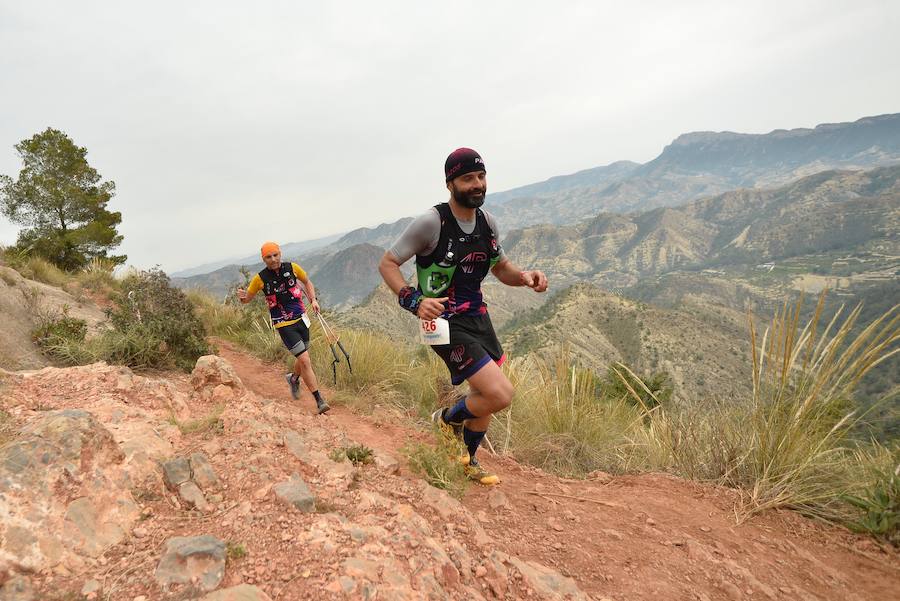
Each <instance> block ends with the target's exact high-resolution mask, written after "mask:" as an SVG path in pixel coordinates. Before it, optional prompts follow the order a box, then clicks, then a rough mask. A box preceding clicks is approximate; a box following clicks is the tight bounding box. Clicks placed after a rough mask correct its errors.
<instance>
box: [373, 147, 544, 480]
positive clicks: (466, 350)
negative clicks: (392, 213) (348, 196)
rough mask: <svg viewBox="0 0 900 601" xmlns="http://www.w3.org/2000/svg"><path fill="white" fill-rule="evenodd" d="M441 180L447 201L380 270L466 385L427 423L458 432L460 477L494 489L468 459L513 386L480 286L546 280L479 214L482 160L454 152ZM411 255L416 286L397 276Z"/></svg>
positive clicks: (453, 377) (456, 380) (538, 287)
mask: <svg viewBox="0 0 900 601" xmlns="http://www.w3.org/2000/svg"><path fill="white" fill-rule="evenodd" d="M444 176H445V182H446V185H447V189H448V190H449V191H450V200H449V202H445V203H441V204H438V205H435V206H434V207H433V208H431V209H429V210H428V211H427V212H426V213H425V214H424V215H421V216H420V217H418V218H416V219H415V220H414V221H413V222H412V223H411V224H410V225H409V226H408V227H407V228H406V230H405V231H404V232H403V234H401V236H400V238H399V239H398V240H397V241H396V242H395V243H394V245H393V246H392V247H391V248H390V249H389V250H388V251H387V252H385V253H384V256H383V257H382V258H381V263H380V264H379V271H380V272H381V276H382V277H383V278H384V281H385V283H387V285H388V286H389V287H390V289H391V290H393V291H394V293H395V294H397V297H398V301H399V303H400V306H401V307H403V308H404V309H406V310H407V311H409V312H410V313H412V314H413V315H415V316H416V317H418V318H419V319H420V320H421V322H420V325H421V327H422V328H423V331H424V334H423V341H424V342H426V343H428V344H431V348H432V349H434V352H435V353H437V354H438V355H439V356H440V357H441V359H443V360H444V363H445V364H446V365H447V369H448V370H449V371H450V381H451V382H452V383H453V385H454V386H456V385H459V384H462V382H463V381H468V383H469V394H468V395H466V396H464V397H462V398H460V399H459V400H458V401H457V402H456V404H455V405H453V406H452V407H449V408H443V409H439V410H438V411H436V412H435V413H434V415H433V416H432V418H433V419H434V420H435V421H436V422H437V423H438V424H439V425H440V426H441V427H442V428H443V429H445V430H451V429H452V431H454V432H457V433H459V432H461V435H462V439H463V441H464V443H465V445H466V448H467V450H468V457H467V458H466V459H467V461H466V463H467V464H466V467H465V469H466V474H467V476H468V477H469V478H471V479H472V480H475V481H477V482H480V483H481V484H485V485H493V484H497V483H499V481H500V479H499V478H498V477H497V476H496V475H494V474H491V473H488V472H487V471H486V470H485V469H484V468H483V467H482V466H481V465H480V464H479V463H478V460H477V459H476V457H475V453H476V451H477V450H478V446H479V445H480V444H481V441H482V440H483V439H484V435H485V433H486V432H487V429H488V425H489V424H490V422H491V415H493V414H494V413H497V412H498V411H502V410H503V409H505V408H507V407H508V406H509V405H510V403H511V402H512V397H513V387H512V384H511V383H510V381H509V379H508V378H507V377H506V375H504V373H503V372H502V371H501V369H500V366H501V365H502V364H503V362H504V361H505V360H506V355H505V354H504V353H503V349H502V348H501V346H500V342H499V340H497V335H496V334H495V333H494V327H493V325H491V318H490V316H488V313H487V305H486V304H485V303H484V299H483V296H482V293H481V282H482V280H484V278H485V277H486V276H487V274H488V271H490V272H491V273H493V274H494V276H495V277H496V278H497V279H498V280H500V281H501V282H503V283H504V284H506V285H507V286H528V287H529V288H532V289H534V291H535V292H544V291H545V290H547V277H546V276H545V275H544V274H543V272H541V271H537V270H532V271H522V270H521V269H519V268H518V267H516V266H515V265H514V264H513V263H512V261H510V260H509V259H508V258H507V257H506V255H505V254H504V253H503V249H502V248H501V246H500V243H499V239H500V233H499V230H498V228H497V223H496V221H495V220H494V218H493V216H492V215H491V214H490V213H488V212H487V211H483V210H482V209H481V208H479V207H481V205H482V204H484V198H485V194H486V193H487V170H486V168H485V165H484V161H483V160H482V158H481V155H479V154H478V153H477V152H475V151H474V150H472V149H471V148H458V149H456V150H454V151H453V152H452V153H451V154H450V156H448V157H447V160H446V161H445V163H444ZM413 256H415V258H416V272H417V285H416V286H415V287H412V286H407V284H406V281H405V280H404V278H403V275H402V273H401V272H400V266H401V265H403V264H404V263H405V262H406V261H407V260H409V259H410V258H412V257H413ZM445 320H446V321H445ZM444 330H449V335H447V333H446V332H444Z"/></svg>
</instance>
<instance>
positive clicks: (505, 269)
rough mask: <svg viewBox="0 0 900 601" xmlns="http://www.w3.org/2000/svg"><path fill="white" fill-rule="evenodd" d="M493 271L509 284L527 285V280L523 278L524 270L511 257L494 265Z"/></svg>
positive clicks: (495, 275) (497, 276)
mask: <svg viewBox="0 0 900 601" xmlns="http://www.w3.org/2000/svg"><path fill="white" fill-rule="evenodd" d="M491 273H493V274H494V277H496V278H497V279H498V280H500V281H501V282H503V283H504V284H506V285H507V286H524V285H525V282H524V281H523V280H522V270H521V269H519V268H518V267H517V266H516V265H515V264H514V263H513V262H512V261H510V260H509V259H506V260H503V261H500V262H499V263H497V264H496V265H494V267H493V268H492V269H491Z"/></svg>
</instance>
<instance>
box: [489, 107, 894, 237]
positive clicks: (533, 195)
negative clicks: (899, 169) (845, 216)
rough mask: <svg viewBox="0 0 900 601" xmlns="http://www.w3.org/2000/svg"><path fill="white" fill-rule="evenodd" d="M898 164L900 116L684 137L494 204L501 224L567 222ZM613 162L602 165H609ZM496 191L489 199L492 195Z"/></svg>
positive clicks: (508, 195) (521, 190)
mask: <svg viewBox="0 0 900 601" xmlns="http://www.w3.org/2000/svg"><path fill="white" fill-rule="evenodd" d="M895 164H900V114H893V115H881V116H877V117H866V118H863V119H860V120H859V121H855V122H853V123H836V124H826V125H819V126H818V127H816V128H815V129H793V130H775V131H773V132H771V133H768V134H738V133H732V132H720V133H716V132H695V133H689V134H683V135H681V136H679V137H678V138H676V139H675V141H674V142H672V143H671V144H669V145H668V146H666V147H665V149H663V152H662V153H661V154H660V155H659V156H658V157H656V158H655V159H653V160H652V161H650V162H649V163H646V164H643V165H634V164H631V165H633V166H632V167H630V168H629V166H628V165H626V166H621V165H620V164H617V163H616V164H614V165H620V167H619V169H618V170H617V171H616V173H617V174H618V177H606V175H608V173H609V172H607V171H601V172H598V176H597V180H596V181H592V182H589V183H585V173H587V172H581V173H576V174H573V175H571V176H564V177H560V178H553V179H552V180H548V181H547V182H544V183H543V184H539V185H532V186H526V187H524V188H518V189H517V190H510V191H509V192H504V193H503V195H502V196H501V203H500V205H499V206H493V205H492V206H491V207H490V208H491V210H492V211H493V212H494V213H495V215H496V216H497V218H498V220H499V221H500V223H502V224H504V226H505V227H506V228H515V227H526V226H528V225H534V224H540V223H551V224H569V223H576V222H578V221H581V220H582V219H584V218H585V217H587V216H590V215H595V214H597V213H599V212H614V213H625V212H630V211H646V210H648V209H653V208H657V207H667V206H677V205H681V204H684V203H686V202H689V201H691V200H696V199H699V198H702V197H705V196H712V195H715V194H719V193H722V192H726V191H729V190H734V189H736V188H769V187H775V186H780V185H784V184H786V183H788V182H790V181H793V180H795V179H798V178H800V177H804V176H807V175H812V174H814V173H819V172H821V171H826V170H830V169H871V168H874V167H880V166H886V165H895ZM612 167H613V165H610V166H609V167H607V168H606V169H610V168H612ZM492 199H493V196H491V197H489V200H492Z"/></svg>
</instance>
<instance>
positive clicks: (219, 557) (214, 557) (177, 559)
mask: <svg viewBox="0 0 900 601" xmlns="http://www.w3.org/2000/svg"><path fill="white" fill-rule="evenodd" d="M224 575H225V543H224V542H223V541H221V540H219V539H217V538H216V537H214V536H210V535H204V536H191V537H185V536H177V537H175V538H172V539H169V540H168V541H167V542H166V551H165V553H164V554H163V556H162V558H161V559H160V560H159V565H158V566H157V567H156V581H157V582H158V583H159V584H160V585H161V586H163V587H168V586H169V585H171V584H187V583H190V582H194V581H196V582H197V586H199V587H200V589H201V590H203V591H211V590H213V589H215V588H216V587H217V586H219V583H220V582H222V577H223V576H224Z"/></svg>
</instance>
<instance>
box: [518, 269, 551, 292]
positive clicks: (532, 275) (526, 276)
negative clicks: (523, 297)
mask: <svg viewBox="0 0 900 601" xmlns="http://www.w3.org/2000/svg"><path fill="white" fill-rule="evenodd" d="M522 283H523V284H524V285H525V286H528V287H529V288H532V289H534V291H535V292H543V291H545V290H546V289H547V276H545V275H544V272H543V271H538V270H537V269H534V270H532V271H523V272H522Z"/></svg>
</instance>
